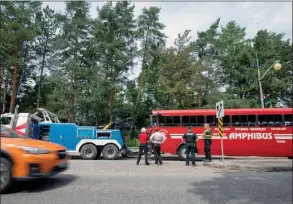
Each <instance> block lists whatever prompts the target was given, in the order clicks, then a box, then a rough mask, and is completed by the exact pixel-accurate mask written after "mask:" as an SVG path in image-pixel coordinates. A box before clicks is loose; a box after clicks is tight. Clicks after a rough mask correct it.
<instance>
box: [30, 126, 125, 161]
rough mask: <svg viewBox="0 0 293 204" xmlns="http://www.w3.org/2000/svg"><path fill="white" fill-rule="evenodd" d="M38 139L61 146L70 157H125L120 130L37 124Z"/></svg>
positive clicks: (111, 158)
mask: <svg viewBox="0 0 293 204" xmlns="http://www.w3.org/2000/svg"><path fill="white" fill-rule="evenodd" d="M39 128H40V134H39V137H38V138H34V139H40V140H45V141H49V142H54V143H57V144H60V145H63V146H65V147H66V148H67V152H68V153H69V154H71V155H80V156H81V157H82V158H83V159H87V160H89V159H97V158H98V157H100V155H101V154H102V155H103V157H104V159H107V160H114V159H117V158H118V156H119V154H121V155H122V156H125V154H126V152H127V151H125V149H127V148H126V146H125V144H124V140H123V137H122V134H121V131H120V130H116V129H107V130H101V129H97V128H96V127H94V126H78V125H76V124H75V123H39Z"/></svg>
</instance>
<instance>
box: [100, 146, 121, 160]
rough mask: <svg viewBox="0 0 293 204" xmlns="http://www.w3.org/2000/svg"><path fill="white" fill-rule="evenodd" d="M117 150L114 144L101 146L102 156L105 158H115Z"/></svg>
mask: <svg viewBox="0 0 293 204" xmlns="http://www.w3.org/2000/svg"><path fill="white" fill-rule="evenodd" d="M118 154H119V150H118V148H117V146H116V145H113V144H108V145H106V146H105V147H104V148H103V157H104V159H106V160H115V159H117V157H118Z"/></svg>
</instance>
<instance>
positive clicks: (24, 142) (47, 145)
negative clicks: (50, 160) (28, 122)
mask: <svg viewBox="0 0 293 204" xmlns="http://www.w3.org/2000/svg"><path fill="white" fill-rule="evenodd" d="M1 139H4V140H6V141H5V142H4V141H3V142H4V143H6V144H9V145H14V146H27V147H34V148H43V149H48V150H51V151H57V150H66V149H65V147H63V146H61V145H59V144H55V143H52V142H46V141H42V140H35V139H29V138H1ZM1 142H2V140H1Z"/></svg>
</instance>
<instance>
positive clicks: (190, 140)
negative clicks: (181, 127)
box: [182, 127, 198, 166]
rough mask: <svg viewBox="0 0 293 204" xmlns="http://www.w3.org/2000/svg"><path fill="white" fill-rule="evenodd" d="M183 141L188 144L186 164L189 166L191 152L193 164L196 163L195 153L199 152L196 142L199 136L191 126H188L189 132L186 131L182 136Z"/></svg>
mask: <svg viewBox="0 0 293 204" xmlns="http://www.w3.org/2000/svg"><path fill="white" fill-rule="evenodd" d="M182 141H183V142H184V143H185V144H186V164H185V165H186V166H189V154H190V153H191V159H192V166H196V164H195V153H196V152H197V147H196V143H197V141H198V137H197V135H196V134H195V133H193V132H192V130H191V127H189V128H188V132H187V133H185V134H184V135H183V137H182Z"/></svg>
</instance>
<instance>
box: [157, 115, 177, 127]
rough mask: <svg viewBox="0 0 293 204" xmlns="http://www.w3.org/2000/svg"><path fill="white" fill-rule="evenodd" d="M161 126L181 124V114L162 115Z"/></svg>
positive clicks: (160, 118)
mask: <svg viewBox="0 0 293 204" xmlns="http://www.w3.org/2000/svg"><path fill="white" fill-rule="evenodd" d="M159 124H160V126H177V125H180V116H160V117H159Z"/></svg>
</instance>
